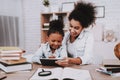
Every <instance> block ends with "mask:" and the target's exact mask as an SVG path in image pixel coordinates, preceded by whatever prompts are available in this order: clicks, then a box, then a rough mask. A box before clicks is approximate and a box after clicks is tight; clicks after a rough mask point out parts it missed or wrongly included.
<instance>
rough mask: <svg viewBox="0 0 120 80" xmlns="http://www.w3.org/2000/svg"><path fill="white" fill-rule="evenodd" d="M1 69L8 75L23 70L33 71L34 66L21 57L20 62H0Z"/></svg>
mask: <svg viewBox="0 0 120 80" xmlns="http://www.w3.org/2000/svg"><path fill="white" fill-rule="evenodd" d="M0 69H2V70H3V71H5V72H6V73H10V72H16V71H21V70H31V69H32V64H31V63H29V62H27V61H26V58H23V57H21V58H20V60H6V61H3V60H1V61H0Z"/></svg>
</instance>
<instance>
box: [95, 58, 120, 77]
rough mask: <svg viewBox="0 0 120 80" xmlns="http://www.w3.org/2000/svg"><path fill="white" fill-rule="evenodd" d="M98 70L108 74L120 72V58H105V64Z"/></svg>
mask: <svg viewBox="0 0 120 80" xmlns="http://www.w3.org/2000/svg"><path fill="white" fill-rule="evenodd" d="M97 71H99V72H102V73H105V74H108V75H114V74H116V73H118V74H120V60H118V59H112V60H111V59H105V60H103V66H102V67H100V68H99V69H97Z"/></svg>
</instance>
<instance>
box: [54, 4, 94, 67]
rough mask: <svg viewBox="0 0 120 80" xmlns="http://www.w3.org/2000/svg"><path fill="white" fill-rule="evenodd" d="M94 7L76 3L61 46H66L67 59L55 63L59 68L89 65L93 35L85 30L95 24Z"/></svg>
mask: <svg viewBox="0 0 120 80" xmlns="http://www.w3.org/2000/svg"><path fill="white" fill-rule="evenodd" d="M95 13H96V11H95V7H94V6H93V5H92V4H91V3H83V2H81V3H77V5H76V7H75V9H74V10H73V11H72V12H71V13H70V15H69V17H68V19H69V23H70V28H69V31H68V32H67V33H66V34H65V36H64V40H63V44H66V47H67V52H68V58H65V59H64V60H62V61H57V62H56V63H57V64H59V65H61V66H69V65H70V64H78V65H79V64H90V63H91V62H93V61H92V59H93V58H92V53H93V51H92V48H93V42H94V39H93V35H92V33H90V32H89V31H87V30H85V28H88V27H89V26H90V25H91V24H93V23H94V22H95Z"/></svg>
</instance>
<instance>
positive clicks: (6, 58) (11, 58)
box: [0, 56, 20, 60]
mask: <svg viewBox="0 0 120 80" xmlns="http://www.w3.org/2000/svg"><path fill="white" fill-rule="evenodd" d="M0 59H1V60H19V59H20V56H4V57H0Z"/></svg>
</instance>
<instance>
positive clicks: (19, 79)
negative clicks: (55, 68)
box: [4, 64, 120, 80]
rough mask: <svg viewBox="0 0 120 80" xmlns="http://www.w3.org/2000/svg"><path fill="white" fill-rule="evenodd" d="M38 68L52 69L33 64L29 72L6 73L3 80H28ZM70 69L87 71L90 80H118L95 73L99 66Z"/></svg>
mask: <svg viewBox="0 0 120 80" xmlns="http://www.w3.org/2000/svg"><path fill="white" fill-rule="evenodd" d="M40 67H44V68H52V66H42V65H38V64H33V69H32V70H31V71H18V72H13V73H8V74H6V75H7V78H5V79H4V80H29V79H30V77H31V76H32V75H33V74H34V72H35V71H36V70H37V68H40ZM70 67H73V68H79V69H85V70H89V72H90V75H91V77H92V80H120V76H119V77H115V76H110V75H106V74H103V73H100V72H97V71H96V69H97V68H99V67H100V65H72V66H70Z"/></svg>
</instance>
